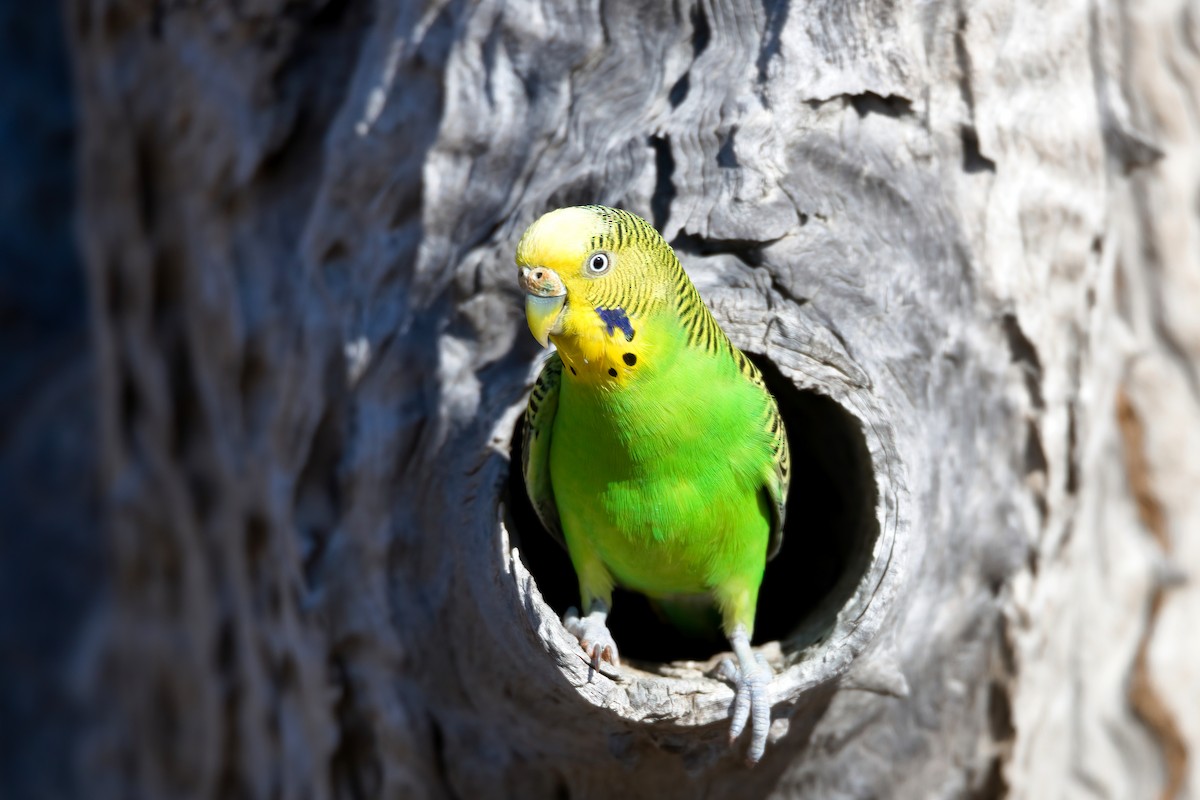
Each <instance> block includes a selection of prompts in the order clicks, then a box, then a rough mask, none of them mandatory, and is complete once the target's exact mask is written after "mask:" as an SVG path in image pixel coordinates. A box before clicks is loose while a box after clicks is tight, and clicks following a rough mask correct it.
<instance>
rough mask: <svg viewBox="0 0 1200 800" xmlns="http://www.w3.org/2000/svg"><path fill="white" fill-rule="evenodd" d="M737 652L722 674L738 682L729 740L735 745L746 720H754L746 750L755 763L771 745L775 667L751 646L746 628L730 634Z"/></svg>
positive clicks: (734, 683) (749, 758) (729, 660)
mask: <svg viewBox="0 0 1200 800" xmlns="http://www.w3.org/2000/svg"><path fill="white" fill-rule="evenodd" d="M730 639H731V641H732V642H733V650H734V653H735V654H736V655H737V657H738V663H737V664H736V665H735V664H734V662H733V660H732V659H728V658H727V659H725V660H724V661H723V662H721V676H722V677H723V678H725V679H726V680H728V681H729V682H730V683H732V684H733V686H734V692H735V694H734V698H733V706H732V708H731V710H730V717H731V719H732V722H731V724H730V726H729V744H730V745H732V744H733V743H734V742H735V741H736V740H737V738H738V737H739V736H741V735H742V731H743V730H745V728H746V723H747V722H749V723H750V747H749V748H748V749H747V751H746V764H747V765H748V766H754V765H755V764H757V763H758V761H759V759H761V758H762V756H763V752H764V751H765V750H766V749H767V732H768V731H769V730H770V727H771V700H770V697H769V695H768V692H767V688H768V687H769V686H770V684H771V677H772V676H771V667H770V666H769V665H768V664H767V660H766V658H764V657H763V656H762V655H755V654H754V652H753V651H752V650H751V649H750V640H749V637H748V636H747V635H746V634H745V632H744V631H741V632H740V636H739V631H735V632H734V635H733V636H732V637H730Z"/></svg>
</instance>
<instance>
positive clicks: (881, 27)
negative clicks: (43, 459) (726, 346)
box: [69, 0, 1200, 798]
mask: <svg viewBox="0 0 1200 800" xmlns="http://www.w3.org/2000/svg"><path fill="white" fill-rule="evenodd" d="M565 5H567V4H558V3H545V4H538V3H536V2H530V1H529V0H521V1H520V2H512V3H508V4H497V3H493V2H483V3H480V4H471V3H440V4H431V5H429V6H428V7H424V8H421V7H418V6H416V5H415V4H405V3H399V4H378V5H376V6H372V5H370V4H367V3H365V2H362V0H333V1H332V2H323V3H322V2H312V3H297V2H288V3H284V2H270V1H269V0H263V1H262V2H254V3H242V4H228V5H214V6H212V7H205V8H196V7H193V6H190V5H174V4H149V3H135V2H120V1H119V0H111V1H109V2H103V1H102V2H97V3H75V4H72V5H71V7H70V12H69V16H70V26H71V30H72V36H73V45H74V53H75V74H76V77H77V90H78V93H79V101H80V106H81V116H82V145H81V150H82V156H81V163H82V169H83V184H82V189H81V193H82V208H83V226H82V231H83V250H84V253H85V255H86V261H87V265H88V273H89V278H90V283H91V288H92V298H93V304H92V309H93V314H94V318H95V339H96V351H95V352H96V359H97V375H98V397H99V401H100V404H101V416H100V442H99V443H100V461H101V466H100V470H101V479H102V497H103V500H104V508H105V520H106V525H107V538H106V540H105V543H106V548H107V552H108V558H109V563H110V564H111V571H110V574H109V576H108V580H107V582H105V583H104V584H103V586H102V588H97V590H96V596H95V605H94V608H95V611H94V615H93V618H92V620H91V624H90V626H89V629H88V631H87V632H86V634H85V635H81V636H80V637H79V645H78V647H77V652H75V653H73V655H72V659H73V661H72V663H73V666H74V675H76V676H79V677H77V680H80V681H82V682H83V683H84V685H83V687H82V690H83V691H84V692H85V693H89V692H90V694H88V696H90V697H91V698H92V702H93V705H92V708H91V716H90V717H89V718H90V719H91V720H92V721H93V722H92V724H90V725H89V726H88V727H87V728H86V729H83V730H81V731H80V733H79V736H78V752H79V756H80V758H79V761H78V762H77V765H76V766H75V767H74V768H75V769H77V770H79V771H80V774H81V775H86V776H87V782H86V785H87V787H88V794H89V795H91V796H96V797H108V796H112V797H129V796H151V797H159V796H179V797H184V796H187V797H204V796H220V797H227V796H249V797H265V796H273V795H281V796H289V797H291V796H330V795H336V796H407V795H409V794H418V795H428V796H443V795H446V796H468V797H475V796H496V795H507V796H517V797H529V796H547V795H555V794H567V795H570V796H576V797H587V796H613V795H618V796H619V795H620V794H628V795H631V796H694V795H697V794H704V795H706V796H757V795H765V794H771V793H773V794H775V795H778V796H812V797H825V798H828V797H882V796H886V797H914V798H926V797H967V796H999V795H1002V794H1004V793H1005V792H1006V791H1009V790H1010V791H1011V792H1012V793H1013V794H1015V795H1016V796H1021V797H1047V796H1050V797H1058V796H1072V795H1077V794H1083V793H1087V792H1094V793H1097V794H1105V795H1112V796H1122V797H1123V796H1153V795H1155V794H1159V795H1161V796H1163V797H1181V796H1186V795H1187V794H1188V793H1189V792H1191V793H1195V792H1196V791H1197V790H1198V787H1200V767H1198V766H1197V763H1196V758H1195V756H1194V755H1192V756H1191V757H1189V749H1190V750H1195V747H1196V745H1197V743H1200V727H1198V726H1200V715H1198V714H1197V713H1196V709H1197V708H1200V687H1198V686H1197V684H1196V675H1195V672H1194V670H1193V669H1191V665H1192V664H1193V663H1194V662H1195V659H1196V658H1197V656H1198V651H1197V645H1196V644H1195V642H1194V637H1189V636H1188V633H1187V629H1186V621H1187V618H1188V616H1189V612H1191V614H1192V615H1194V614H1195V613H1196V612H1197V611H1200V589H1197V587H1196V586H1195V585H1193V584H1190V583H1184V582H1181V580H1180V578H1181V577H1182V576H1183V575H1184V574H1185V573H1186V571H1187V570H1188V569H1189V568H1194V567H1195V565H1196V564H1200V552H1198V548H1200V544H1198V543H1197V541H1196V539H1195V537H1191V538H1190V539H1189V538H1188V537H1186V536H1185V535H1184V534H1185V532H1194V531H1196V530H1200V497H1198V495H1197V492H1196V486H1197V482H1198V481H1200V455H1197V454H1198V453H1200V447H1197V446H1196V445H1197V441H1196V439H1197V437H1200V424H1198V423H1200V377H1198V376H1197V364H1198V363H1200V314H1197V313H1196V309H1197V307H1198V306H1197V304H1198V303H1200V285H1198V284H1197V281H1196V275H1197V274H1200V273H1198V271H1197V267H1198V264H1197V261H1198V260H1200V247H1197V246H1196V245H1197V242H1196V237H1197V236H1198V234H1200V226H1198V220H1197V209H1196V202H1197V195H1196V190H1197V185H1198V181H1197V178H1198V177H1200V160H1198V158H1197V156H1196V153H1197V152H1200V150H1198V149H1197V145H1198V144H1200V107H1198V104H1197V101H1196V96H1195V94H1194V91H1193V86H1194V85H1195V79H1196V78H1197V77H1198V76H1197V71H1198V62H1197V56H1198V53H1197V50H1196V42H1197V35H1198V31H1197V24H1198V23H1197V19H1196V16H1195V9H1194V8H1193V7H1191V6H1186V5H1183V4H1173V3H1169V2H1162V3H1145V4H1142V3H1137V2H1132V1H1131V2H1125V3H1095V4H1092V5H1090V6H1085V5H1079V4H1077V5H1051V6H1048V7H1043V8H1037V7H1034V6H1032V5H1031V4H1027V3H1020V2H999V1H997V2H987V3H983V4H973V5H971V6H970V7H967V6H966V5H961V6H959V5H954V4H945V5H932V6H931V5H928V4H917V3H908V2H900V3H875V2H859V3H843V2H834V1H833V0H830V2H826V3H808V4H801V3H796V4H788V3H782V2H779V3H776V2H768V3H762V4H760V3H741V2H713V3H692V2H679V3H676V4H673V5H672V6H670V7H667V6H665V5H661V4H644V3H640V2H633V1H632V0H611V2H605V3H601V4H598V5H596V6H589V7H586V8H566V7H564V6H565ZM575 202H603V203H608V204H612V205H620V206H623V207H626V208H629V209H631V210H633V211H636V212H638V213H641V214H643V215H644V216H646V217H648V218H650V219H652V220H653V221H654V222H655V223H656V224H657V225H659V226H660V227H661V228H662V229H663V231H664V234H665V235H666V236H667V238H668V239H669V240H671V241H672V242H673V243H674V244H675V245H676V247H677V250H678V251H679V253H680V256H681V258H682V259H683V261H684V264H685V266H686V267H687V268H688V269H689V271H690V272H691V274H692V275H693V277H694V279H695V280H696V282H697V284H698V286H699V287H700V289H701V292H702V293H703V294H704V295H705V297H706V298H707V299H708V300H709V302H710V304H711V305H712V307H713V309H714V311H715V313H716V315H717V317H718V319H719V320H720V321H721V322H722V324H723V325H724V326H725V328H726V330H727V331H728V332H729V333H730V335H731V337H732V338H733V339H734V340H735V341H736V343H738V344H739V345H740V346H742V347H743V348H744V349H746V350H747V351H749V352H751V353H753V354H755V357H756V358H757V359H758V360H759V362H760V363H761V364H763V365H765V368H766V371H767V373H768V375H769V377H770V379H771V381H772V386H773V387H774V388H775V389H776V390H777V392H778V394H779V396H780V398H781V401H782V404H783V407H784V410H785V414H786V416H787V421H788V425H789V430H790V432H791V437H792V444H793V449H794V451H795V453H794V457H795V458H796V460H797V462H798V465H799V466H798V470H799V474H798V475H797V480H796V483H795V485H794V487H793V492H792V495H791V497H790V498H789V508H790V511H789V524H788V530H787V536H786V539H785V544H784V549H783V552H782V554H781V556H780V558H779V560H778V561H777V562H775V563H774V564H773V565H772V567H771V571H770V572H769V574H768V578H767V583H766V585H765V587H764V595H763V601H762V604H761V605H762V610H761V611H760V616H761V619H762V624H761V625H760V631H759V633H760V637H759V638H760V643H761V644H762V645H763V651H764V652H765V653H767V654H768V656H769V657H770V658H771V659H772V661H773V663H774V665H775V667H776V669H777V671H778V677H777V679H776V681H775V684H774V691H775V694H776V698H777V700H778V704H777V706H776V719H775V722H774V724H773V727H772V743H771V745H770V747H769V748H768V751H767V755H766V758H765V759H764V761H763V763H762V764H761V765H759V767H757V768H756V769H754V770H752V771H748V770H747V769H746V768H745V767H743V766H742V765H741V762H740V758H739V757H738V753H737V752H736V751H733V752H731V751H729V750H728V749H727V748H726V746H725V741H724V740H725V736H726V731H727V724H728V723H727V720H726V719H725V714H726V711H727V706H728V704H729V701H730V699H731V696H732V694H731V691H730V689H729V687H728V686H726V685H725V684H724V683H722V682H721V681H720V680H718V679H716V678H715V677H714V676H713V671H712V667H713V666H714V665H715V663H716V658H718V657H719V654H714V653H711V652H709V651H703V650H697V649H695V648H694V647H693V648H687V647H686V646H685V645H684V644H683V643H679V642H675V641H672V640H669V639H664V638H663V636H664V634H662V633H661V631H660V630H659V629H658V628H657V627H655V626H656V625H657V623H655V622H653V621H652V620H650V619H649V618H648V615H646V614H645V612H644V609H643V610H638V608H637V606H636V604H635V602H634V601H633V599H631V598H628V597H622V598H619V599H618V603H617V607H616V611H615V615H614V624H616V625H618V626H619V627H618V628H617V632H616V633H617V637H618V641H619V642H629V643H630V644H629V645H628V646H626V645H625V644H622V647H623V652H624V654H625V655H627V656H632V663H631V664H630V665H629V666H628V667H627V668H623V669H622V670H621V671H620V673H618V674H615V675H610V674H608V673H604V674H599V675H592V676H590V675H589V673H588V669H587V666H586V664H585V663H584V661H583V658H582V653H581V652H580V651H579V649H578V647H577V645H576V644H575V643H574V641H573V640H572V638H571V637H570V636H569V635H567V634H566V633H565V632H564V631H563V629H562V627H561V625H560V624H559V622H558V616H559V614H560V613H561V612H562V610H563V607H564V606H565V604H566V603H568V602H570V601H571V600H572V591H573V590H572V588H571V587H572V583H573V578H572V576H571V574H570V572H569V567H568V566H567V565H566V563H565V561H564V559H563V558H562V556H561V554H560V553H558V552H556V551H555V550H554V549H553V548H554V545H552V544H550V543H549V542H548V540H547V539H546V537H545V536H544V534H543V533H542V532H541V531H540V530H538V529H537V527H536V524H535V523H534V522H533V520H532V518H531V516H530V515H529V514H528V509H527V507H526V506H525V504H524V501H523V499H522V497H521V487H520V484H519V479H517V478H516V477H514V476H512V475H511V470H510V468H509V467H510V459H511V457H512V455H513V452H514V451H513V445H512V434H513V430H514V426H515V425H516V422H517V417H518V414H519V412H520V410H521V408H522V405H523V401H524V398H525V396H526V393H527V391H528V389H529V386H530V382H531V379H532V376H533V375H534V374H535V371H536V366H537V360H538V357H539V353H538V352H537V349H536V345H535V344H534V343H533V342H532V340H531V338H530V337H529V336H528V334H527V333H526V331H525V330H524V325H523V320H522V318H521V306H520V302H519V298H518V295H517V291H516V284H515V279H514V269H513V267H512V251H513V247H514V245H515V241H516V238H517V237H518V236H519V234H520V231H521V230H522V228H523V227H524V226H525V225H526V224H528V223H529V222H530V221H532V220H533V219H534V218H535V217H536V216H537V215H538V214H539V213H541V212H543V211H545V210H547V209H548V208H551V207H555V206H560V205H565V204H569V203H575ZM684 658H687V659H694V660H681V659H684ZM667 662H669V663H667Z"/></svg>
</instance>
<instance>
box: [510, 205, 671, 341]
mask: <svg viewBox="0 0 1200 800" xmlns="http://www.w3.org/2000/svg"><path fill="white" fill-rule="evenodd" d="M517 267H518V269H519V270H520V278H519V279H520V283H521V288H522V289H523V290H524V291H525V318H526V320H527V321H528V323H529V330H530V331H532V332H533V335H534V338H536V339H537V340H538V342H540V343H541V345H542V346H543V347H546V346H548V344H549V342H550V341H553V342H554V343H555V344H557V345H559V349H560V350H569V349H578V348H579V347H580V346H583V345H585V344H586V342H587V341H590V340H595V339H598V338H600V337H610V338H611V337H613V336H617V337H620V339H621V340H623V341H625V342H632V341H633V339H634V336H635V334H636V328H635V327H634V326H635V324H636V322H635V321H636V319H637V318H640V317H644V316H646V315H647V314H650V313H652V312H654V311H656V310H657V309H658V308H659V307H660V306H662V305H663V303H664V302H666V300H667V298H668V296H669V295H670V292H671V288H672V280H673V278H672V276H673V275H682V269H681V268H680V267H679V262H678V261H677V260H676V259H675V254H674V252H672V250H671V247H670V245H668V244H667V243H666V241H664V240H663V238H662V236H660V235H659V234H658V232H657V231H656V230H654V228H653V227H651V226H650V225H649V224H648V223H647V222H646V221H645V220H643V219H641V218H640V217H638V216H635V215H634V214H630V213H629V212H627V211H620V210H617V209H613V208H606V207H604V206H576V207H572V208H561V209H558V210H557V211H551V212H550V213H548V214H546V215H544V216H542V217H541V218H540V219H539V220H538V221H537V222H535V223H533V224H532V225H530V226H529V229H528V230H526V231H525V235H524V236H522V237H521V242H520V244H519V245H517ZM674 280H677V278H675V279H674ZM684 280H686V278H684ZM572 344H574V345H576V348H571V345H572ZM564 345H566V347H564ZM584 350H585V351H586V350H587V348H586V347H584Z"/></svg>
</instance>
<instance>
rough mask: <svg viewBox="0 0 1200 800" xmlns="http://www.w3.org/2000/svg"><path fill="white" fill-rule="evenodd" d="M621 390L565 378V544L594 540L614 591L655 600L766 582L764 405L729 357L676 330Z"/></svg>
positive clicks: (553, 461) (561, 450) (558, 420)
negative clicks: (734, 582) (695, 344)
mask: <svg viewBox="0 0 1200 800" xmlns="http://www.w3.org/2000/svg"><path fill="white" fill-rule="evenodd" d="M639 335H646V336H647V338H652V339H653V341H654V342H655V344H656V346H655V347H654V348H653V350H652V354H651V355H648V356H647V357H645V358H643V359H642V360H641V361H640V362H639V364H640V366H641V368H640V369H639V371H638V374H637V375H636V376H635V377H634V378H633V379H631V380H629V381H628V382H626V384H625V385H624V386H622V387H619V388H609V389H603V388H596V387H593V386H588V385H585V384H582V383H580V382H577V381H572V380H571V379H570V377H569V376H568V375H564V376H563V384H562V387H561V389H560V397H559V407H558V413H557V415H556V417H555V420H554V433H553V439H552V445H551V452H550V477H551V482H552V485H553V487H554V495H555V499H556V502H557V504H558V510H559V516H560V518H561V521H562V526H563V533H564V535H565V536H566V538H567V540H568V543H570V542H571V541H573V540H577V539H579V538H580V537H583V538H586V539H587V540H590V542H591V543H592V544H593V545H594V546H595V548H596V549H597V550H598V552H599V554H600V557H601V560H602V561H603V562H604V564H605V565H606V566H607V567H608V569H609V571H610V572H611V573H612V575H613V577H614V578H615V579H616V580H617V582H618V583H620V584H622V585H625V586H627V587H629V588H632V589H635V590H637V591H640V592H643V593H645V594H648V595H651V596H664V595H671V594H690V593H699V592H704V591H706V590H708V589H709V588H710V587H712V586H714V585H717V584H719V583H721V582H723V581H725V580H726V579H727V578H729V577H731V576H745V575H753V574H754V573H757V577H756V578H755V579H754V581H753V583H754V585H755V586H757V582H758V579H760V578H761V573H762V568H763V563H764V560H765V553H766V547H767V540H768V536H769V527H770V515H769V512H768V509H767V506H766V504H765V502H764V498H763V495H762V490H761V487H762V485H763V476H764V474H765V473H766V472H767V470H768V465H769V463H770V460H771V458H772V455H771V449H770V441H769V437H768V434H767V432H766V431H765V430H764V429H763V424H762V420H763V419H764V413H765V408H766V404H767V402H768V398H767V396H766V394H765V393H764V392H763V390H762V389H761V388H760V387H758V386H755V385H754V384H753V383H751V382H750V381H749V380H747V379H746V378H745V376H744V375H742V374H741V373H740V372H739V371H738V369H737V366H736V364H735V362H734V360H733V358H732V356H731V355H729V354H728V353H727V352H724V351H721V352H713V351H712V350H707V351H706V350H701V349H699V348H692V347H688V346H686V345H685V344H683V340H682V337H680V336H679V335H677V334H676V333H675V332H673V331H670V330H669V329H665V328H660V329H658V330H655V329H654V327H653V325H652V324H650V325H647V326H645V327H644V328H643V329H642V330H640V331H639Z"/></svg>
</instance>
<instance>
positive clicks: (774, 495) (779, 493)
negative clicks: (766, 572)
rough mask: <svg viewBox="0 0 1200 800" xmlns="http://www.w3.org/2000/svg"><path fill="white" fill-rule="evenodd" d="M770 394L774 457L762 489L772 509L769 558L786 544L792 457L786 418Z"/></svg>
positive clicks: (768, 548) (768, 428)
mask: <svg viewBox="0 0 1200 800" xmlns="http://www.w3.org/2000/svg"><path fill="white" fill-rule="evenodd" d="M764 391H765V388H764ZM768 397H769V398H770V401H769V402H768V404H767V430H769V431H770V432H771V455H772V458H771V465H770V467H769V468H768V470H767V475H766V480H765V481H764V484H763V491H765V492H766V493H767V506H768V507H769V508H770V509H771V538H770V540H769V541H768V543H767V559H768V560H770V559H772V558H774V557H775V554H776V553H778V552H779V548H780V546H782V545H783V520H784V515H785V513H786V511H787V496H788V485H789V484H790V483H791V480H792V456H791V453H790V451H789V450H788V441H787V432H786V431H785V430H784V428H783V419H782V418H781V417H780V416H779V404H778V403H776V402H775V398H774V397H771V396H770V394H768Z"/></svg>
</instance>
